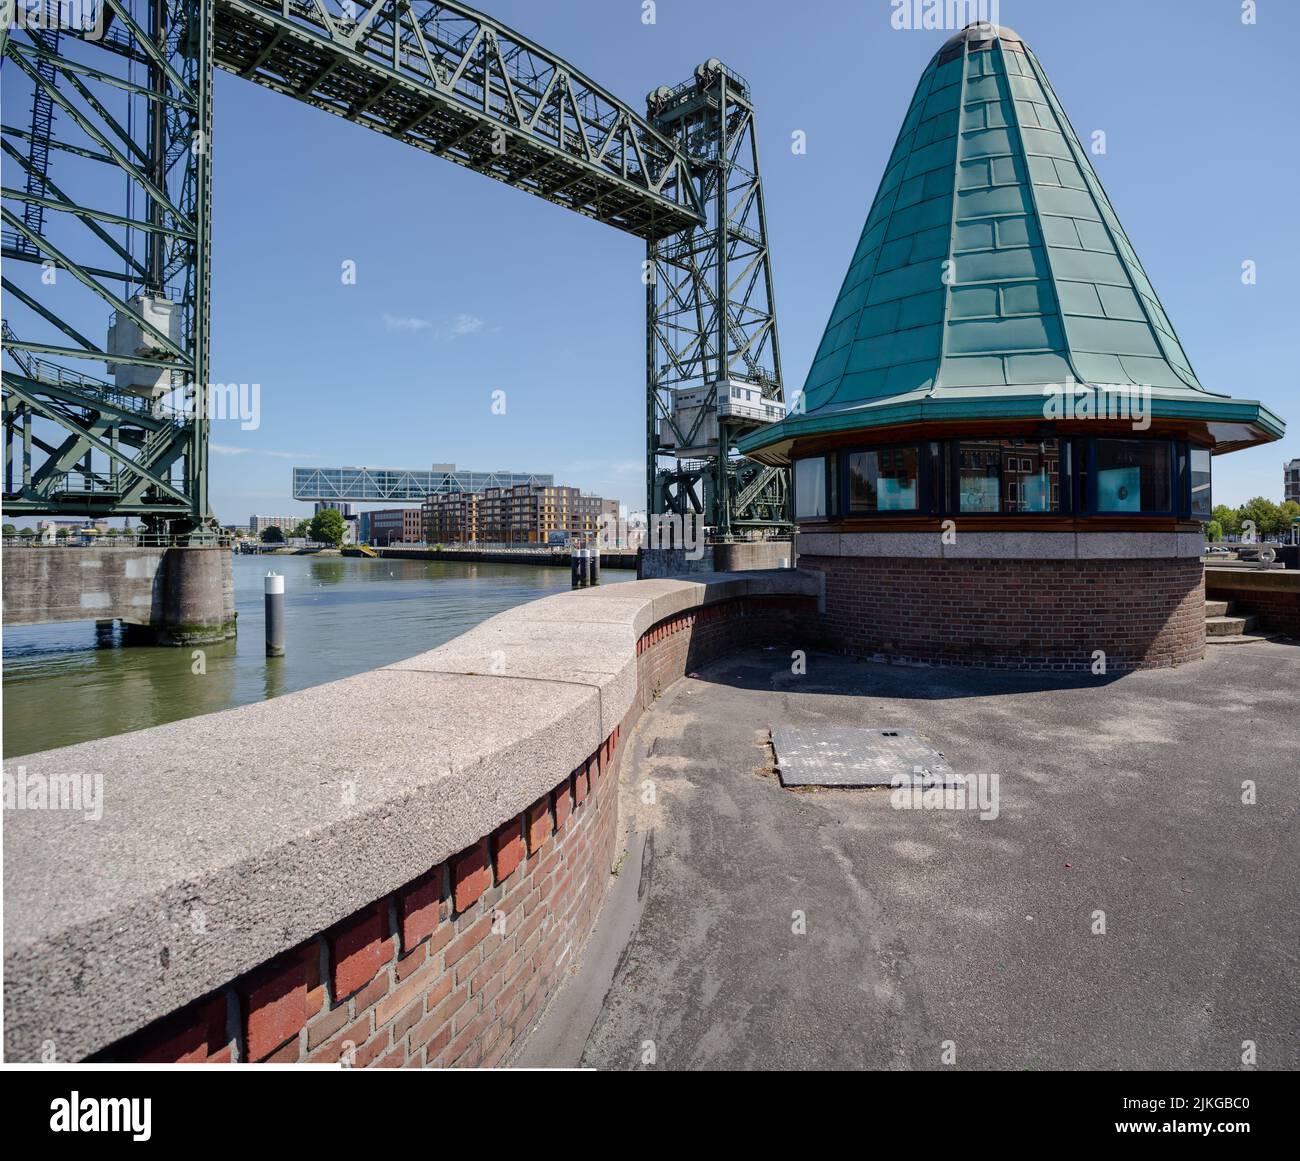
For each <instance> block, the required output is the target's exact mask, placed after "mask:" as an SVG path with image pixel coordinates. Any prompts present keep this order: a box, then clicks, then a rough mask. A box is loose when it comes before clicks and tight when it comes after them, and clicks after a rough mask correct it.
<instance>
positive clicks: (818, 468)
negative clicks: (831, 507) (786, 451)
mask: <svg viewBox="0 0 1300 1161" xmlns="http://www.w3.org/2000/svg"><path fill="white" fill-rule="evenodd" d="M794 515H795V519H796V520H824V519H825V518H826V457H825V456H817V457H815V458H814V459H808V460H796V461H795V465H794Z"/></svg>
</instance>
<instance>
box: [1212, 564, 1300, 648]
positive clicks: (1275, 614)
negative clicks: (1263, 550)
mask: <svg viewBox="0 0 1300 1161" xmlns="http://www.w3.org/2000/svg"><path fill="white" fill-rule="evenodd" d="M1288 571H1289V570H1288ZM1294 580H1295V574H1294V573H1289V575H1287V574H1286V573H1281V574H1280V573H1278V572H1272V571H1270V572H1267V573H1263V572H1258V573H1257V572H1254V571H1253V570H1252V571H1250V572H1246V573H1245V574H1244V575H1243V573H1242V572H1238V571H1235V570H1230V569H1216V568H1210V569H1207V570H1206V573H1205V595H1206V596H1207V597H1209V598H1210V600H1212V601H1231V602H1232V608H1233V612H1235V613H1237V614H1238V615H1241V614H1251V615H1253V616H1256V617H1258V618H1259V620H1260V625H1261V627H1262V628H1263V629H1264V631H1265V632H1273V633H1281V634H1283V635H1284V636H1287V637H1294V638H1296V639H1297V640H1300V584H1296V583H1293V582H1294Z"/></svg>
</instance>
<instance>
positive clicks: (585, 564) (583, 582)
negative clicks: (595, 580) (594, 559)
mask: <svg viewBox="0 0 1300 1161" xmlns="http://www.w3.org/2000/svg"><path fill="white" fill-rule="evenodd" d="M574 551H575V552H576V553H577V556H578V588H580V589H585V588H586V587H587V586H588V585H589V584H591V561H589V560H588V559H587V550H586V549H585V548H577V549H574Z"/></svg>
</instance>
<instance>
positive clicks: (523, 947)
mask: <svg viewBox="0 0 1300 1161" xmlns="http://www.w3.org/2000/svg"><path fill="white" fill-rule="evenodd" d="M813 611H814V602H813V600H812V599H810V598H788V597H745V598H741V599H736V600H729V601H723V602H719V603H718V604H715V605H707V606H704V607H702V608H698V609H694V610H692V611H691V612H688V613H683V614H680V615H678V616H675V617H670V618H668V619H666V620H664V621H661V622H660V623H659V624H657V625H654V626H653V627H651V628H650V629H649V630H648V631H647V632H646V633H645V634H644V635H643V636H642V638H641V640H640V641H639V642H638V644H637V665H638V683H639V690H638V698H637V701H636V703H635V704H634V705H633V706H632V708H631V709H630V710H629V711H628V713H627V715H626V717H625V718H624V719H623V721H622V723H621V724H620V725H619V726H618V727H616V728H615V729H614V731H613V732H612V733H611V734H610V736H609V737H608V738H606V739H605V741H604V742H603V743H602V744H601V746H600V747H599V748H598V749H597V750H596V752H595V753H594V754H592V755H591V756H590V757H589V758H587V760H586V761H584V762H583V763H582V765H580V766H579V767H578V769H577V770H575V771H574V772H573V773H572V774H571V775H570V776H569V777H568V778H567V779H566V780H565V781H564V782H562V783H561V784H560V785H559V786H557V787H555V788H554V790H552V791H551V792H550V793H549V794H547V795H545V796H544V797H542V798H540V799H538V800H537V801H536V802H534V803H532V804H531V805H530V806H529V807H527V808H526V809H525V810H523V811H521V812H520V813H519V814H518V815H516V816H514V817H512V818H509V819H506V820H504V821H503V822H502V824H501V825H500V826H499V827H498V828H497V829H496V830H495V831H494V832H493V833H492V834H491V835H488V836H485V837H484V838H483V839H482V840H480V841H479V842H478V843H476V844H474V845H473V846H472V847H470V848H469V849H467V850H464V851H461V852H460V853H459V854H457V855H455V856H453V857H452V858H450V859H447V860H446V861H445V862H443V863H440V864H438V865H437V866H435V867H432V868H430V869H429V871H427V872H426V873H425V874H423V875H421V876H420V877H419V878H418V879H416V880H414V881H413V882H410V883H407V884H406V885H405V886H404V887H402V888H400V889H399V890H397V891H394V892H393V893H392V894H389V895H386V896H385V897H383V898H382V899H377V900H375V901H374V902H373V903H371V904H369V905H368V906H366V907H363V908H362V909H361V910H360V911H358V912H356V913H355V914H353V915H351V916H349V917H348V918H346V919H343V920H342V921H341V922H339V923H338V924H336V925H335V926H334V927H332V928H330V929H329V930H328V931H324V932H321V933H320V934H319V935H317V936H316V937H315V938H313V939H311V940H308V941H307V942H306V943H304V944H302V945H300V946H298V947H295V948H293V949H292V950H290V951H287V952H285V953H284V954H283V955H281V956H279V957H278V958H276V959H274V960H272V961H271V962H270V963H266V964H263V965H262V966H260V967H258V968H256V969H254V970H253V971H251V972H248V973H247V974H245V975H243V976H241V977H240V978H239V979H237V980H234V981H232V982H231V983H230V984H229V985H228V986H227V987H224V988H221V989H218V990H217V991H216V992H213V993H211V994H210V995H208V996H205V997H203V998H201V999H199V1000H197V1001H195V1002H194V1003H192V1004H190V1005H188V1006H187V1007H185V1008H183V1009H181V1011H179V1012H176V1013H174V1014H172V1015H171V1016H167V1017H164V1018H163V1019H161V1020H158V1021H155V1022H154V1023H152V1024H150V1025H149V1026H147V1027H146V1028H144V1029H142V1030H141V1031H139V1032H137V1033H135V1034H134V1035H132V1036H129V1037H127V1038H126V1039H125V1040H121V1041H119V1042H118V1043H117V1044H115V1045H113V1046H111V1047H110V1048H108V1049H106V1050H105V1051H104V1052H102V1053H99V1054H98V1055H97V1056H96V1057H95V1059H97V1060H116V1061H149V1062H154V1061H165V1062H183V1063H200V1062H209V1063H230V1062H236V1061H240V1062H242V1061H266V1062H273V1063H297V1062H308V1063H321V1064H344V1065H346V1066H351V1067H357V1068H363V1067H367V1066H377V1067H390V1068H391V1067H399V1066H413V1067H418V1066H431V1067H438V1066H450V1065H455V1066H466V1067H472V1066H475V1065H483V1066H490V1065H494V1064H499V1063H501V1062H502V1061H503V1060H504V1059H506V1057H507V1054H508V1053H509V1051H510V1049H511V1047H512V1045H514V1044H516V1043H517V1042H518V1041H519V1040H520V1038H521V1037H522V1036H523V1035H524V1033H525V1032H526V1031H527V1030H528V1028H529V1026H530V1025H531V1024H532V1023H533V1021H534V1020H535V1019H536V1018H537V1016H538V1014H539V1013H540V1012H541V1010H542V1008H543V1006H544V1005H545V1003H546V1001H547V1000H548V999H549V998H550V996H551V994H552V993H553V992H554V990H555V988H556V986H557V985H558V984H559V982H560V980H561V978H562V976H563V973H564V971H565V970H566V968H567V965H568V964H570V963H571V962H572V961H573V959H574V958H575V956H576V953H577V952H578V951H579V949H580V948H581V946H582V944H583V942H584V941H585V940H586V938H587V936H588V935H589V934H590V932H591V930H592V927H593V926H594V925H595V921H596V917H597V914H598V913H599V911H600V906H601V903H602V901H603V899H604V895H605V889H606V887H607V885H608V882H609V879H610V872H611V868H612V866H613V864H614V862H615V860H616V857H617V851H616V849H615V848H616V844H617V843H618V841H619V835H618V776H617V772H618V766H619V759H620V756H621V752H622V750H621V745H620V743H621V742H622V740H623V739H624V738H625V737H626V736H627V734H628V732H629V731H630V729H631V727H632V725H633V724H634V723H635V721H636V719H637V718H638V717H639V716H640V713H641V711H642V709H644V708H645V707H646V706H648V705H649V704H650V703H651V702H653V701H654V699H655V698H656V697H657V696H659V694H660V693H661V692H662V691H663V690H664V689H666V688H667V686H668V685H670V684H671V683H672V682H673V681H676V680H677V679H679V678H680V677H682V676H683V675H684V674H686V673H687V672H689V671H690V670H691V669H692V668H694V667H695V666H697V665H701V664H704V663H705V662H707V661H709V660H712V659H714V658H716V657H718V656H721V655H722V654H724V653H726V652H728V651H730V650H732V649H734V648H737V647H739V646H741V645H746V644H754V643H757V642H760V641H763V642H770V643H785V642H787V641H789V640H791V639H792V636H793V635H794V634H795V633H796V632H797V625H798V624H799V623H800V622H801V621H803V622H804V623H806V618H807V617H809V616H810V615H811V614H812V613H813Z"/></svg>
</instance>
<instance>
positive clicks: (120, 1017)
mask: <svg viewBox="0 0 1300 1161" xmlns="http://www.w3.org/2000/svg"><path fill="white" fill-rule="evenodd" d="M817 589H818V582H817V578H814V577H810V576H808V575H806V574H800V573H798V572H795V571H793V570H783V571H779V572H773V573H747V574H738V575H728V576H724V575H714V576H704V577H696V578H692V580H690V581H681V580H672V581H670V580H658V581H643V582H636V583H633V584H620V585H616V586H607V587H605V588H602V589H596V590H586V591H583V592H576V593H565V594H562V595H560V596H557V597H550V598H546V599H545V600H542V601H536V602H533V603H531V604H530V605H526V606H522V607H520V608H518V609H513V610H510V611H509V612H507V613H504V614H501V615H500V616H498V617H494V618H492V619H490V620H489V621H487V622H484V623H483V624H482V625H480V626H479V627H477V628H476V629H474V630H471V631H470V632H469V633H467V634H465V635H463V636H462V637H459V638H457V639H456V640H454V641H452V642H449V643H448V644H447V645H445V646H442V647H440V648H439V649H436V650H433V651H432V652H431V653H428V654H424V655H421V656H419V657H415V658H411V659H410V660H409V661H406V662H402V663H399V664H398V665H396V666H392V667H389V668H388V669H385V670H376V671H374V672H372V673H369V674H362V675H360V676H358V677H356V678H349V679H347V680H346V681H343V682H335V683H332V684H331V685H327V686H320V687H317V688H316V689H312V690H304V691H302V692H300V693H297V694H290V695H287V696H285V697H282V698H277V699H275V700H273V701H271V702H265V703H260V704H258V705H254V706H245V707H241V708H240V709H236V710H229V711H226V712H224V713H221V714H213V715H208V716H207V717H203V718H195V719H190V720H189V721H185V722H178V723H173V724H172V725H170V726H162V727H157V728H156V729H153V730H147V731H141V732H139V733H135V734H128V735H122V736H119V737H117V738H107V739H104V740H103V741H100V742H92V743H86V744H85V745H82V746H74V747H68V748H66V749H64V750H54V751H47V752H46V753H44V754H37V755H32V756H30V757H28V758H24V759H19V762H21V763H22V764H23V766H24V768H25V771H26V774H27V776H41V777H47V778H49V777H53V776H55V775H56V774H62V775H64V776H66V775H69V774H72V775H75V774H76V773H77V772H78V771H83V770H87V769H92V768H93V769H98V770H101V771H103V772H104V773H105V787H104V799H103V801H104V814H103V819H102V821H101V822H98V823H92V822H89V821H86V820H82V819H79V818H69V817H67V812H52V811H16V812H11V811H8V810H6V812H5V814H6V820H5V824H6V834H5V887H6V900H5V902H6V920H7V922H6V931H5V939H6V943H5V969H6V970H5V976H6V989H5V997H4V998H5V1007H6V1021H5V1031H6V1057H7V1059H9V1060H32V1059H41V1058H47V1059H57V1060H69V1059H84V1058H87V1057H89V1058H90V1059H95V1060H118V1061H151V1062H152V1061H165V1062H180V1061H184V1062H205V1061H206V1062H214V1063H219V1062H242V1061H272V1062H317V1063H322V1064H330V1063H336V1062H341V1063H344V1064H347V1065H350V1066H355V1067H363V1066H389V1067H391V1066H420V1065H426V1066H448V1065H458V1066H469V1065H491V1064H496V1063H500V1062H502V1061H506V1060H508V1055H509V1053H510V1051H511V1049H512V1047H513V1046H514V1045H515V1044H517V1043H518V1042H519V1040H520V1038H521V1037H522V1036H523V1035H524V1034H525V1033H526V1032H527V1030H528V1029H529V1027H530V1026H531V1024H532V1023H533V1022H534V1021H535V1020H536V1018H537V1017H538V1015H539V1014H540V1012H541V1011H542V1009H543V1007H544V1006H545V1004H546V1001H547V1000H548V999H549V997H550V996H551V995H552V994H553V992H554V991H555V989H556V987H557V986H558V984H559V983H560V981H561V979H562V977H563V974H564V972H565V971H566V970H567V968H568V965H570V964H572V963H573V962H574V960H575V959H576V958H577V955H578V953H579V951H580V949H581V947H582V945H583V943H584V941H585V940H586V938H587V936H588V935H589V933H590V932H591V929H592V927H593V925H594V923H595V920H596V917H597V915H598V913H599V910H600V906H601V903H602V901H603V898H604V894H605V888H606V886H607V884H608V882H609V877H610V870H611V867H612V865H613V863H614V862H615V860H616V857H617V853H618V852H617V849H616V848H617V844H618V794H617V782H618V777H617V771H618V766H619V759H620V754H621V741H622V739H623V738H624V737H625V736H626V734H627V731H628V729H629V727H630V726H631V725H632V723H633V722H635V720H636V719H637V717H639V715H640V713H641V711H642V709H643V708H644V707H645V706H647V705H649V704H650V702H652V701H653V700H654V698H655V697H657V696H658V695H659V693H660V692H661V691H662V690H663V689H665V688H667V686H668V685H670V684H671V683H672V682H673V681H675V680H677V679H678V678H680V677H682V676H683V674H685V673H687V672H689V671H690V670H691V669H692V668H694V667H696V666H698V665H701V664H704V663H705V662H707V661H709V660H711V659H713V658H715V657H717V656H719V655H721V654H724V653H726V652H728V651H730V650H731V649H733V648H736V647H738V646H740V645H743V644H750V643H753V642H756V641H769V642H771V643H773V644H784V643H787V642H789V641H790V640H792V639H795V640H798V639H801V638H802V637H803V636H806V633H807V630H806V629H802V630H801V629H800V628H799V626H801V625H806V624H807V619H808V618H810V617H811V616H813V615H814V613H815V610H816V607H817V605H816V593H817ZM487 674H491V675H492V676H490V677H489V676H485V675H487ZM517 678H523V679H524V680H517ZM341 706H351V707H353V709H354V711H356V712H358V714H360V711H361V710H362V709H364V710H365V711H366V716H359V717H358V719H357V720H358V721H360V722H364V723H365V725H366V726H367V727H369V728H372V729H376V730H378V731H379V733H380V735H381V736H380V737H379V738H377V739H376V740H375V743H374V744H373V745H368V744H367V743H366V741H365V738H364V737H363V736H362V734H363V732H364V731H351V732H349V731H344V733H345V734H346V738H345V739H344V740H342V742H341V745H340V749H339V750H338V752H337V753H336V752H334V751H331V750H330V749H329V746H328V745H327V744H326V743H325V742H324V741H323V740H322V735H321V733H320V731H319V730H318V728H317V727H316V725H315V724H314V723H316V722H319V721H330V720H334V718H335V717H336V715H337V713H338V712H339V709H340V707H341ZM376 713H378V714H380V715H382V720H376V719H375V716H374V715H375V714H376ZM458 731H459V732H458ZM232 737H239V738H241V740H242V741H243V743H244V749H245V750H247V751H251V752H252V753H254V754H256V755H258V756H259V757H261V758H262V760H263V767H264V768H263V769H261V771H260V781H259V782H258V783H257V793H256V795H255V796H253V797H250V796H249V795H248V794H247V793H243V794H240V793H239V792H238V790H237V787H239V786H240V785H242V784H243V782H242V780H244V779H247V778H249V777H254V776H257V774H258V773H259V771H257V770H256V769H254V770H246V769H240V768H238V762H237V760H234V759H232V758H230V757H229V756H228V751H227V753H226V755H217V756H216V758H215V759H214V753H213V749H212V747H213V745H214V743H215V740H216V739H220V738H224V739H226V741H227V742H228V741H229V739H230V738H232ZM273 737H274V738H276V739H277V744H278V746H279V747H280V748H281V750H282V751H286V752H287V759H288V760H287V762H286V763H285V765H284V766H283V768H277V769H272V770H267V769H265V765H266V761H265V752H264V751H262V750H261V746H263V745H264V744H266V743H267V742H268V741H269V739H271V738H273ZM587 739H591V740H590V741H588V740H587ZM359 747H366V749H365V750H364V751H362V750H360V749H359ZM241 752H242V751H241ZM371 752H373V753H374V756H375V759H376V763H377V765H376V771H377V772H376V773H375V774H374V776H373V778H368V777H367V771H366V769H364V767H363V755H365V756H369V755H370V754H371ZM349 763H351V765H349ZM254 765H256V764H254ZM12 766H13V763H9V764H7V767H6V769H7V770H9V769H10V768H12ZM557 767H558V768H559V769H560V770H561V771H563V773H562V774H560V775H558V776H557V775H556V774H553V773H549V771H553V770H555V769H556V768H557ZM340 772H345V773H350V774H351V775H352V779H353V780H355V781H354V784H353V787H352V789H353V795H354V800H355V799H359V801H354V803H353V804H352V805H348V804H344V805H343V806H342V807H340V805H339V804H338V803H337V802H336V801H334V799H333V798H332V793H333V792H332V789H331V777H330V776H331V775H332V774H334V773H340ZM539 791H541V793H539ZM367 795H369V796H370V798H371V799H373V801H371V800H368V799H367ZM260 807H265V809H260ZM486 820H490V821H486ZM79 828H80V829H79ZM98 828H104V829H98ZM60 899H62V900H63V901H64V905H63V906H62V907H56V906H55V905H54V903H53V902H52V901H57V900H60ZM322 919H324V920H325V921H324V922H322Z"/></svg>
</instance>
